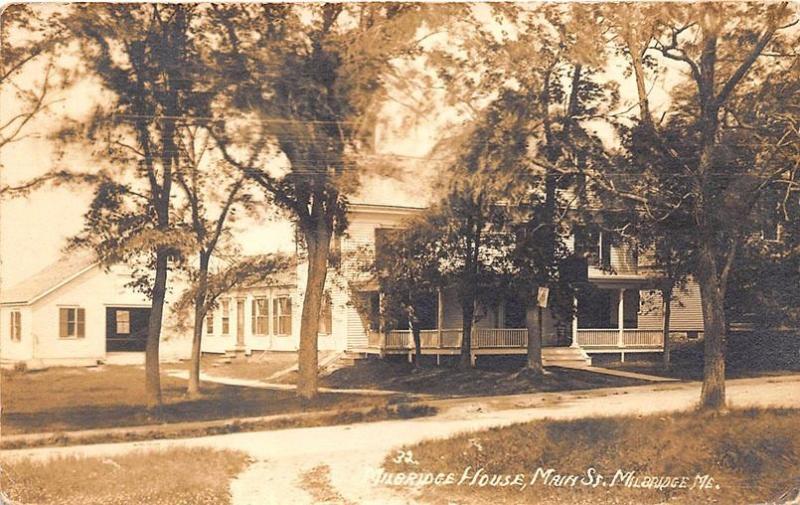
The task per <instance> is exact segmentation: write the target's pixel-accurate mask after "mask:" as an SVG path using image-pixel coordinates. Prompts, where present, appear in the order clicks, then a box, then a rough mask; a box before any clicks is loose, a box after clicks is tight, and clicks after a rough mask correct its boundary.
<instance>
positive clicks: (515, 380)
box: [322, 356, 646, 396]
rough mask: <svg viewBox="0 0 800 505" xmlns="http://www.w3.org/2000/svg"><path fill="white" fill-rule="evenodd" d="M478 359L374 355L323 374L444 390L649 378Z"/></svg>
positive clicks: (363, 384)
mask: <svg viewBox="0 0 800 505" xmlns="http://www.w3.org/2000/svg"><path fill="white" fill-rule="evenodd" d="M491 358H493V359H489V358H484V359H483V360H479V361H478V366H477V367H476V368H474V369H471V370H459V369H458V368H456V367H453V366H444V365H443V366H438V367H437V366H424V367H421V368H419V369H416V368H414V366H413V365H410V364H408V363H406V362H404V361H387V360H379V359H370V360H365V361H361V362H358V363H356V365H354V366H352V367H347V368H342V369H340V370H336V371H335V372H333V373H332V374H330V375H328V376H327V377H325V378H323V379H322V384H323V385H324V386H327V387H331V388H342V389H345V388H360V389H385V390H393V391H402V392H407V393H424V394H431V395H444V396H452V395H459V396H483V395H508V394H517V393H535V392H548V391H572V390H580V389H595V388H600V387H618V386H636V385H640V384H646V382H645V381H640V380H635V379H628V378H620V377H611V376H607V375H600V374H595V373H591V372H585V371H579V370H573V369H566V368H556V367H551V368H548V371H549V373H548V374H547V375H545V376H544V377H531V376H529V375H527V374H525V373H524V372H523V373H520V371H521V370H522V366H523V363H524V358H522V357H519V356H504V357H491Z"/></svg>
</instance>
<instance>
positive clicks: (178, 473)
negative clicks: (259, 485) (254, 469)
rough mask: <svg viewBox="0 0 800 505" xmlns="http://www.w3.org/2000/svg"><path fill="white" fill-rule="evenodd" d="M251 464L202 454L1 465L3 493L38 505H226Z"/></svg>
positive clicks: (239, 455)
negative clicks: (239, 476) (233, 486)
mask: <svg viewBox="0 0 800 505" xmlns="http://www.w3.org/2000/svg"><path fill="white" fill-rule="evenodd" d="M247 462H248V458H247V455H246V454H245V453H243V452H236V451H223V450H214V449H203V448H194V449H183V448H174V449H169V450H166V451H161V452H148V453H131V454H125V455H118V456H113V457H96V458H81V457H62V458H57V459H54V460H51V461H47V462H30V461H17V462H10V463H3V464H2V473H0V488H2V490H3V493H4V494H5V495H6V497H8V498H9V499H11V500H14V501H15V502H19V503H36V504H38V505H85V504H86V505H115V504H118V505H128V504H131V503H147V504H148V505H178V504H183V503H185V504H192V505H218V504H220V505H223V504H229V503H230V502H231V496H230V491H229V488H230V480H231V479H232V478H233V477H234V476H236V475H237V474H238V473H239V472H241V471H242V470H243V469H244V468H245V467H246V466H247ZM144 483H146V485H144ZM3 503H5V502H3Z"/></svg>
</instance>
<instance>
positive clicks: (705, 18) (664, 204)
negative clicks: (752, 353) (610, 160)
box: [598, 3, 797, 408]
mask: <svg viewBox="0 0 800 505" xmlns="http://www.w3.org/2000/svg"><path fill="white" fill-rule="evenodd" d="M647 15H648V16H650V19H649V21H648V23H647V25H649V26H652V27H653V31H652V33H647V34H645V35H643V37H644V38H641V37H640V38H639V39H638V40H639V42H638V45H636V46H632V45H628V46H627V47H626V51H627V54H628V55H629V57H630V58H632V61H633V65H632V69H633V73H634V75H635V76H636V79H637V82H644V80H645V75H644V71H645V70H644V67H643V66H642V65H641V64H640V63H641V62H642V61H643V58H644V57H645V56H644V55H645V53H649V54H655V55H658V56H660V57H661V58H662V59H663V60H665V61H666V60H669V61H672V62H676V64H677V65H680V66H682V67H683V68H684V69H685V70H686V72H687V74H688V83H686V84H685V85H681V86H676V87H675V88H674V89H673V93H672V95H673V96H672V99H673V102H672V105H671V108H670V109H671V110H670V111H669V112H670V113H671V114H670V115H668V116H666V117H667V120H666V122H665V124H663V125H656V123H655V122H654V121H653V119H652V117H650V114H652V107H650V105H649V98H648V96H647V94H646V93H645V92H644V91H643V87H642V86H637V89H638V96H639V104H640V106H639V109H640V118H639V122H638V125H637V126H636V127H634V128H633V130H632V132H631V134H630V138H631V142H630V144H629V147H628V149H629V152H630V153H631V155H632V156H634V157H636V158H637V159H638V160H639V161H640V162H641V164H643V165H647V167H648V169H647V170H645V171H636V172H635V173H634V174H632V176H631V177H629V178H622V177H616V178H614V177H613V176H612V177H608V178H605V179H604V180H603V183H602V184H603V185H604V186H605V187H607V188H611V189H615V190H616V189H619V190H622V189H623V188H625V195H624V196H625V197H626V198H628V199H630V200H633V201H638V207H639V209H640V213H639V214H640V217H641V218H643V219H651V220H655V221H658V220H661V219H666V216H667V215H669V214H671V213H674V212H684V211H685V212H686V214H687V215H689V216H691V218H690V219H689V220H687V221H685V225H686V226H688V227H689V228H688V229H687V230H686V231H687V234H688V235H689V236H691V237H693V241H692V244H691V247H692V250H693V252H694V255H693V265H692V268H691V270H692V273H693V274H694V276H695V277H696V278H697V280H698V282H699V284H700V290H701V299H702V305H703V318H704V335H705V352H704V380H703V388H702V393H701V405H702V406H703V407H707V408H721V407H722V406H724V404H725V382H724V379H725V334H726V317H725V310H724V301H725V297H726V291H727V287H728V282H729V278H730V275H731V271H732V268H733V267H734V265H735V259H736V256H737V253H738V252H739V250H740V247H741V243H742V237H743V230H744V228H746V226H747V223H748V222H749V220H750V219H751V216H752V209H753V207H754V206H755V205H756V204H757V202H758V201H759V199H760V198H761V197H762V195H763V194H764V191H765V189H766V188H768V187H770V185H771V184H772V182H773V181H776V180H778V179H781V178H783V177H784V176H785V175H786V174H787V173H788V172H789V171H790V169H791V166H792V164H793V163H792V160H791V158H790V156H789V152H790V149H791V145H793V144H795V143H796V142H797V139H796V134H794V133H792V132H793V130H791V129H790V127H789V126H788V125H789V124H791V122H792V119H790V118H788V117H787V114H784V113H781V112H780V109H781V108H782V107H783V105H782V104H785V102H786V101H787V100H792V99H793V98H792V95H791V93H787V91H788V89H787V86H782V85H781V84H780V83H781V82H782V80H785V79H787V78H789V82H791V81H792V80H793V79H792V76H793V72H794V71H793V70H792V69H793V65H792V64H789V63H786V64H782V63H780V62H781V60H782V57H781V55H786V54H787V53H786V51H784V48H786V47H795V46H794V45H793V44H796V41H794V40H793V39H794V38H796V34H791V32H790V31H787V28H788V27H789V26H792V25H794V24H795V23H796V21H793V20H792V19H791V18H792V17H793V16H795V15H796V12H795V9H794V8H793V7H790V6H789V4H787V3H781V4H770V5H755V4H746V5H745V4H737V5H734V4H721V3H720V4H703V5H691V6H690V5H683V6H680V7H679V8H678V7H677V6H674V5H670V6H669V7H664V6H658V8H657V9H654V10H650V11H648V12H647ZM784 61H785V60H784ZM790 61H794V60H793V59H791V60H790ZM776 63H777V64H776ZM789 87H791V85H790V86H789ZM658 171H662V172H663V171H668V172H669V174H670V177H671V178H672V179H673V180H677V179H680V180H681V181H682V182H683V183H682V184H680V185H675V184H670V185H665V184H663V181H664V180H665V178H664V177H661V178H659V177H654V174H656V173H657V172H658ZM598 179H602V178H601V177H600V178H598ZM615 179H616V180H615ZM659 182H662V183H659ZM677 189H680V190H679V191H678V190H677ZM618 194H621V193H620V192H618Z"/></svg>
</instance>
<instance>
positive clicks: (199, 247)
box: [175, 126, 274, 396]
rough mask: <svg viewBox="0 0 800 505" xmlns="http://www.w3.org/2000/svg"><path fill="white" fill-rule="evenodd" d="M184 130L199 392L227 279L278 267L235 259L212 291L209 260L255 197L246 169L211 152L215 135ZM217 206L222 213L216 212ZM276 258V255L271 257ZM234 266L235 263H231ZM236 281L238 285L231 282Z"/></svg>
mask: <svg viewBox="0 0 800 505" xmlns="http://www.w3.org/2000/svg"><path fill="white" fill-rule="evenodd" d="M182 130H183V134H181V135H179V136H178V150H179V153H180V156H181V160H182V162H181V164H180V166H179V168H178V169H177V170H176V171H175V179H176V181H177V183H178V185H179V186H180V188H181V189H182V190H183V195H184V197H185V200H186V205H185V207H186V213H187V214H188V219H187V220H188V223H187V227H188V228H189V230H190V233H191V235H192V236H193V238H194V244H193V247H192V248H191V249H190V250H188V251H185V252H184V256H185V257H188V256H191V255H194V254H196V255H197V265H196V267H195V268H189V270H190V277H191V279H192V281H193V282H192V284H193V286H192V289H191V290H192V293H193V295H194V321H193V334H192V351H191V365H190V367H189V384H188V386H187V393H188V394H189V395H190V396H196V395H198V394H199V392H200V355H201V349H202V338H203V322H204V320H205V316H206V313H207V312H208V310H209V307H211V306H212V305H213V303H214V301H215V300H216V298H217V297H218V296H219V294H220V291H219V288H220V287H225V286H228V284H229V283H228V282H225V280H227V279H230V280H234V281H237V282H238V281H239V280H240V279H242V278H243V279H246V278H248V277H253V276H255V275H257V274H258V270H256V268H257V267H259V266H262V267H264V270H263V271H262V272H261V274H262V275H269V274H270V273H272V267H273V266H274V265H272V264H271V263H267V264H265V265H261V264H259V263H257V262H256V263H254V262H252V261H246V262H244V263H243V264H241V265H234V267H233V273H230V274H225V275H222V277H221V279H216V284H218V286H217V290H214V289H212V290H211V295H210V294H209V266H210V264H211V261H212V257H213V256H214V255H215V252H216V250H217V249H218V246H219V243H220V239H222V238H223V237H224V235H225V233H226V232H227V231H228V228H227V224H228V221H229V220H230V218H231V217H230V216H231V214H233V213H235V212H236V210H237V208H241V207H244V208H247V207H248V206H250V204H251V201H252V199H251V197H250V194H249V193H248V188H247V187H246V185H245V183H246V182H248V179H247V177H246V176H245V175H244V174H241V173H239V171H238V170H236V169H235V168H233V167H231V166H230V165H228V164H226V163H211V162H210V160H208V159H204V158H207V154H208V151H209V149H210V147H211V146H210V140H211V139H210V137H209V135H208V134H207V132H206V131H205V130H203V129H202V128H200V127H198V126H185V127H182ZM214 207H217V208H218V209H216V214H215V215H210V214H212V212H213V211H214V210H215V209H214ZM270 261H272V260H271V259H270ZM229 270H230V269H229ZM228 287H233V286H228Z"/></svg>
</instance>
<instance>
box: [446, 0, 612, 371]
mask: <svg viewBox="0 0 800 505" xmlns="http://www.w3.org/2000/svg"><path fill="white" fill-rule="evenodd" d="M491 8H492V11H493V16H494V17H493V19H498V20H499V21H498V22H499V23H502V24H503V25H504V26H506V25H507V26H508V27H509V29H508V31H507V32H506V31H503V32H502V33H503V34H504V35H497V33H496V32H495V31H487V30H485V29H482V28H481V27H478V28H476V29H474V30H471V31H470V32H469V33H467V34H465V35H464V38H463V39H460V40H463V41H464V42H463V44H462V45H458V46H457V48H458V50H457V51H454V50H443V51H442V52H443V53H444V54H443V55H441V56H440V57H439V58H437V60H436V61H437V62H440V63H439V64H440V66H441V69H440V74H442V75H443V76H444V77H443V80H444V82H445V83H446V84H447V85H448V91H449V96H450V97H451V100H452V101H453V102H455V103H457V104H462V103H466V104H467V107H466V108H467V109H468V110H469V111H471V116H472V117H471V118H470V121H469V123H468V124H470V125H472V126H473V127H474V128H475V130H476V131H480V132H481V133H480V134H476V135H475V136H474V138H471V139H470V142H471V144H470V145H471V147H472V148H473V151H475V152H476V153H478V152H481V150H482V152H481V154H480V156H482V157H484V158H485V159H486V160H487V161H486V162H485V163H484V165H483V166H484V168H482V169H481V170H483V171H484V173H483V177H485V178H487V179H488V180H492V181H494V184H495V186H496V187H497V188H502V189H501V190H500V191H501V192H502V193H503V199H504V200H505V202H506V203H507V204H508V208H509V211H510V213H511V216H512V217H511V219H510V221H509V226H510V228H511V229H512V230H513V231H512V232H511V233H512V234H513V236H514V237H515V240H516V244H515V246H514V251H515V252H514V253H513V258H514V262H515V268H516V270H515V275H514V276H513V277H512V280H513V281H514V282H513V283H512V284H513V285H515V286H516V289H517V291H518V292H517V293H516V295H517V296H518V297H520V298H521V299H522V300H525V302H526V313H527V326H528V330H529V331H528V367H529V369H530V370H532V371H533V372H534V373H541V372H542V370H543V368H542V360H541V347H542V342H541V338H542V335H541V334H540V332H539V329H538V327H539V324H538V321H537V319H538V318H539V314H538V313H539V311H538V309H537V307H536V305H535V296H534V293H535V291H536V288H537V287H539V286H545V285H551V286H552V287H553V289H552V291H553V293H554V294H556V293H557V294H558V296H555V297H554V299H555V300H558V301H559V302H558V308H557V310H555V312H556V313H557V314H560V315H561V316H563V317H566V316H567V315H568V314H571V313H572V311H573V303H572V299H573V297H572V294H571V292H570V288H569V286H568V283H565V282H564V281H563V280H562V279H561V276H560V272H559V270H560V266H561V264H562V263H563V262H564V261H565V260H566V256H568V255H569V251H568V250H567V248H566V246H565V243H564V238H565V237H566V236H567V235H568V233H569V232H570V226H569V225H570V223H573V224H579V223H580V222H581V221H582V220H583V219H585V218H586V216H588V215H589V214H591V212H589V211H588V208H589V207H590V205H587V198H588V197H587V193H588V192H587V183H586V180H587V175H586V174H585V173H584V169H585V166H586V165H587V164H588V163H590V162H591V161H592V160H594V159H602V156H598V154H603V148H602V143H601V141H600V139H599V137H598V136H597V135H596V134H595V133H593V132H592V130H591V129H590V128H585V127H584V125H583V124H582V123H581V120H582V119H585V118H591V117H596V116H600V115H603V114H605V113H606V112H607V111H608V110H610V109H611V108H613V107H614V106H615V105H616V102H617V91H616V87H615V85H614V83H608V82H606V83H603V82H602V81H601V80H600V79H599V78H598V71H599V70H600V69H602V65H603V64H604V62H605V55H604V52H603V51H602V48H601V50H600V51H598V49H597V44H596V36H597V34H598V33H599V29H598V28H597V24H596V23H595V21H594V18H593V16H592V13H593V10H592V8H590V7H588V6H582V5H547V4H544V5H535V6H534V5H530V6H527V5H526V6H518V5H506V4H495V5H493V6H492V7H491ZM472 23H474V24H479V21H478V20H477V18H473V19H472ZM510 33H513V34H514V35H513V36H511V35H509V34H510ZM464 55H466V56H464ZM523 62H524V64H523ZM532 62H535V63H532ZM465 74H466V75H465ZM576 167H578V168H577V170H575V168H576ZM534 258H535V260H534ZM567 301H568V302H569V303H568V304H567V303H566V302H567Z"/></svg>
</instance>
